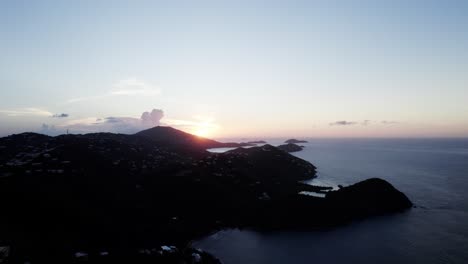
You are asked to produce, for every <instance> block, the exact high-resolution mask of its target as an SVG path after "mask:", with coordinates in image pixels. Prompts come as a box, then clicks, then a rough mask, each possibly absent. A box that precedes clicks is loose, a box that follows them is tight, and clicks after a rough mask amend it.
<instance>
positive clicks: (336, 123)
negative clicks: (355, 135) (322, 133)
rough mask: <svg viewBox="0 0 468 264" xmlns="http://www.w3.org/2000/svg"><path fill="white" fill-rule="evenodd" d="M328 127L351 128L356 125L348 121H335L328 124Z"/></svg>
mask: <svg viewBox="0 0 468 264" xmlns="http://www.w3.org/2000/svg"><path fill="white" fill-rule="evenodd" d="M329 125H330V126H352V125H357V122H350V121H345V120H342V121H336V122H332V123H330V124H329Z"/></svg>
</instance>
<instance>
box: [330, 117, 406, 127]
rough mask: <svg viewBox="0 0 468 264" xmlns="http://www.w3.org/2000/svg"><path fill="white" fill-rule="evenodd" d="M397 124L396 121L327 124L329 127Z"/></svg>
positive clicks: (343, 121)
mask: <svg viewBox="0 0 468 264" xmlns="http://www.w3.org/2000/svg"><path fill="white" fill-rule="evenodd" d="M398 123H399V122H396V121H386V120H383V121H372V120H368V119H366V120H363V121H361V122H357V121H345V120H342V121H336V122H332V123H329V125H330V126H353V125H361V126H369V125H375V124H382V125H392V124H398Z"/></svg>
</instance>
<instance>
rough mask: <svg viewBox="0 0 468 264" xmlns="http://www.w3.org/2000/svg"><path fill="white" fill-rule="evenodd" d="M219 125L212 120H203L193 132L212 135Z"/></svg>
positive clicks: (202, 135)
mask: <svg viewBox="0 0 468 264" xmlns="http://www.w3.org/2000/svg"><path fill="white" fill-rule="evenodd" d="M217 128H218V127H217V126H216V125H215V124H213V123H211V122H201V123H198V124H196V125H195V126H194V128H193V130H192V134H194V135H196V136H199V137H205V138H206V137H211V136H213V134H214V132H215V131H216V129H217Z"/></svg>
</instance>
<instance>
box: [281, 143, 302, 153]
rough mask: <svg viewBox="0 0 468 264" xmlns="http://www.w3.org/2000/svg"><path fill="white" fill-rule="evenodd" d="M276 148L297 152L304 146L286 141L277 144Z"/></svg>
mask: <svg viewBox="0 0 468 264" xmlns="http://www.w3.org/2000/svg"><path fill="white" fill-rule="evenodd" d="M277 148H279V149H281V150H283V151H286V152H297V151H301V150H302V149H303V148H304V147H303V146H299V145H296V144H294V143H288V144H283V145H279V146H277Z"/></svg>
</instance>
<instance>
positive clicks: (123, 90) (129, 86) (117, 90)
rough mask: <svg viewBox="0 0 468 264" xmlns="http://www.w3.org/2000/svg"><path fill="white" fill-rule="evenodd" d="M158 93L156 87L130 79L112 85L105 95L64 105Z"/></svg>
mask: <svg viewBox="0 0 468 264" xmlns="http://www.w3.org/2000/svg"><path fill="white" fill-rule="evenodd" d="M160 93H161V90H160V89H159V88H158V87H156V86H154V85H152V84H150V83H147V82H144V81H141V80H137V79H135V78H131V79H124V80H120V81H118V82H116V83H115V84H114V85H112V89H111V90H110V91H108V92H107V93H105V94H100V95H95V96H86V97H77V98H72V99H69V100H67V101H66V102H65V103H67V104H70V103H77V102H83V101H92V100H99V99H104V98H108V97H114V96H137V95H139V96H156V95H159V94H160Z"/></svg>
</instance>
